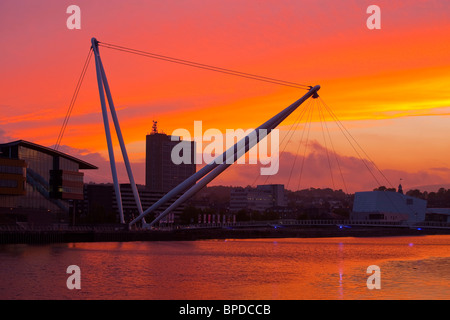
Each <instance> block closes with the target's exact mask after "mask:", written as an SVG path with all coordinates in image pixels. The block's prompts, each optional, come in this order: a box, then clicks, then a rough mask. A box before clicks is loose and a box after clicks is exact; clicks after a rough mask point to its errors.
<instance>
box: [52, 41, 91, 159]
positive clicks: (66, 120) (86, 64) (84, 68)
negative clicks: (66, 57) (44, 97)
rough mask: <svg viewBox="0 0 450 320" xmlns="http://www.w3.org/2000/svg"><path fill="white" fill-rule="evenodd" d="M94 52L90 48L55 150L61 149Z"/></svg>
mask: <svg viewBox="0 0 450 320" xmlns="http://www.w3.org/2000/svg"><path fill="white" fill-rule="evenodd" d="M92 52H93V51H92V48H90V49H89V53H88V56H87V57H86V60H85V62H84V66H83V70H82V71H81V74H80V77H79V78H78V82H77V85H76V87H75V91H74V93H73V95H72V100H71V101H70V104H69V108H68V109H67V113H66V116H65V118H64V121H63V124H62V126H61V129H60V131H59V134H58V138H57V139H56V143H55V147H54V150H58V149H59V147H60V144H61V140H62V138H63V135H64V131H65V130H66V127H67V123H68V122H69V118H70V115H71V113H72V110H73V107H74V105H75V101H76V100H77V97H78V93H79V92H80V88H81V84H82V83H83V80H84V76H85V75H86V71H87V68H88V66H89V62H90V61H91V57H92Z"/></svg>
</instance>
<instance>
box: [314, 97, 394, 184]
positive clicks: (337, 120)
mask: <svg viewBox="0 0 450 320" xmlns="http://www.w3.org/2000/svg"><path fill="white" fill-rule="evenodd" d="M319 99H320V101H321V102H322V103H323V105H324V106H325V109H326V110H327V111H328V112H329V114H330V115H331V116H332V118H333V119H334V120H335V121H336V123H337V124H338V125H339V127H340V128H341V130H342V131H343V133H344V131H345V132H346V133H347V134H348V136H349V137H350V138H351V139H352V140H353V141H354V142H355V144H356V145H357V146H358V147H359V149H360V150H361V151H362V153H363V154H364V155H365V156H366V158H367V160H368V161H369V162H370V163H371V164H372V165H373V166H374V167H375V169H377V171H378V172H379V173H380V175H381V176H382V177H383V178H384V179H385V180H386V182H387V183H388V185H390V186H391V187H393V185H392V183H391V182H390V181H389V180H388V178H387V177H386V176H385V175H384V173H383V171H381V170H380V169H379V168H378V166H377V165H376V164H375V162H374V161H373V160H372V159H371V158H370V157H369V156H368V154H367V153H366V152H365V151H364V149H363V148H362V147H361V146H360V145H359V143H358V141H356V139H355V138H354V137H353V136H352V135H351V133H350V132H349V131H348V130H347V129H346V128H345V126H344V125H343V124H342V122H341V121H340V120H339V119H338V118H337V117H336V115H335V114H334V112H333V110H331V108H329V107H328V105H327V104H326V103H325V101H323V99H322V98H319ZM344 136H346V135H345V134H344ZM346 138H347V136H346ZM347 140H349V139H348V138H347ZM349 143H350V144H351V145H352V147H353V144H352V143H351V142H350V140H349ZM353 148H354V147H353ZM354 149H355V148H354ZM355 152H356V153H357V154H358V155H359V153H358V152H357V151H356V149H355ZM360 158H361V159H362V157H360ZM363 162H364V164H365V165H366V167H367V169H368V170H369V171H370V173H372V171H371V170H370V169H369V167H368V166H367V164H366V163H365V161H363ZM372 175H373V173H372ZM374 178H375V180H376V181H377V183H378V184H379V185H381V184H380V182H379V181H378V179H377V178H376V177H375V176H374Z"/></svg>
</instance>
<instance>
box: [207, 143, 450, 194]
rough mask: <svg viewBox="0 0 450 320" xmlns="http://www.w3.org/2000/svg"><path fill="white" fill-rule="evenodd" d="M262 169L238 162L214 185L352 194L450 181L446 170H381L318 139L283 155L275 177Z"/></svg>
mask: <svg viewBox="0 0 450 320" xmlns="http://www.w3.org/2000/svg"><path fill="white" fill-rule="evenodd" d="M259 168H260V165H249V164H246V165H238V164H235V165H233V166H231V167H230V168H229V169H228V170H227V171H225V172H224V173H223V174H222V175H221V176H220V177H219V178H218V179H217V180H216V181H214V182H213V183H212V184H214V185H216V184H223V185H236V186H238V185H240V186H247V185H252V186H256V185H258V184H275V183H280V184H284V185H285V187H286V188H287V189H290V190H297V189H306V188H310V187H315V188H327V187H329V188H333V189H342V190H344V191H347V192H349V193H353V192H356V191H368V190H373V189H374V188H376V187H379V186H380V185H384V186H387V187H393V188H397V187H398V185H399V183H402V185H403V189H404V190H410V189H412V188H414V186H417V185H436V184H445V183H448V181H450V172H447V171H446V172H444V173H443V172H440V173H438V174H436V173H435V172H433V170H429V171H426V170H422V171H417V172H408V171H404V170H397V169H389V168H385V169H379V168H378V167H377V166H375V165H374V164H372V163H371V162H370V161H368V160H367V159H361V158H359V157H352V156H346V155H342V154H338V153H334V152H332V151H330V150H327V149H326V148H325V147H324V146H322V145H321V144H319V143H318V142H315V141H314V142H311V143H310V145H309V150H308V153H307V154H306V156H305V157H303V154H299V155H296V154H294V153H291V152H284V153H282V154H280V168H279V171H278V173H277V174H275V175H273V176H260V175H259ZM400 179H402V180H400Z"/></svg>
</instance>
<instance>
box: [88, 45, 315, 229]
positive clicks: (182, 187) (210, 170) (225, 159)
mask: <svg viewBox="0 0 450 320" xmlns="http://www.w3.org/2000/svg"><path fill="white" fill-rule="evenodd" d="M91 43H92V48H93V51H94V56H95V65H96V72H97V82H98V88H99V95H100V103H101V107H102V114H103V123H104V126H105V135H106V141H107V145H108V154H109V160H110V165H111V173H112V176H113V182H114V190H115V194H116V199H117V206H118V208H119V214H120V222H121V223H125V221H124V216H123V208H122V198H121V194H120V187H119V182H118V179H117V170H116V163H115V159H114V150H113V146H112V141H111V132H110V128H109V123H108V113H107V109H106V100H105V92H106V97H107V100H108V105H109V109H110V111H111V117H112V119H113V122H114V127H115V129H116V133H117V138H118V140H119V144H120V148H121V151H122V155H123V158H124V162H125V166H126V169H127V174H128V178H129V180H130V184H131V188H132V191H133V195H134V199H135V202H136V206H137V208H138V211H139V216H138V217H136V218H135V219H133V220H132V221H131V222H130V223H129V225H128V226H129V227H131V226H133V225H134V224H136V223H137V222H139V221H141V220H142V222H143V223H144V224H145V223H146V222H145V220H144V219H145V217H146V216H147V215H148V214H150V213H152V212H154V211H155V210H156V209H158V208H159V207H161V206H162V205H164V204H165V203H167V202H168V201H170V200H171V199H173V198H175V197H176V196H179V195H180V194H181V196H180V197H179V198H178V199H177V200H176V201H175V202H174V203H172V204H171V205H170V206H169V207H168V208H167V209H166V210H164V211H163V212H162V213H161V214H159V215H158V216H157V217H156V218H155V219H154V220H153V221H152V222H151V223H150V224H148V225H147V227H152V226H154V225H155V224H156V223H157V222H159V221H160V220H161V219H163V218H164V217H166V216H167V215H168V214H169V213H170V212H172V211H173V210H175V209H176V208H177V207H178V206H180V205H181V204H182V203H184V202H185V201H186V200H188V199H189V198H190V197H192V196H193V195H194V194H195V193H197V192H198V191H200V189H202V188H203V187H204V186H206V185H207V184H208V183H209V182H211V181H212V180H214V179H215V178H216V177H217V176H218V175H219V174H221V173H222V172H223V171H225V170H226V169H227V168H228V167H229V166H231V165H232V164H233V163H234V162H236V161H237V160H238V159H239V158H240V157H241V156H243V155H244V154H245V153H246V152H248V151H249V150H250V149H251V148H252V147H254V146H255V145H256V144H258V143H259V142H260V141H261V140H263V139H264V138H265V137H266V136H267V135H268V134H270V132H271V130H273V129H275V128H276V127H277V126H278V125H279V124H280V123H281V122H283V120H285V119H286V118H287V117H288V116H289V115H290V114H291V113H292V112H294V111H295V110H296V109H297V108H298V107H299V106H300V105H301V104H302V103H303V102H305V101H306V100H307V99H309V98H310V97H313V98H318V97H319V96H318V94H317V91H318V90H319V89H320V86H319V85H316V86H314V87H312V86H311V87H309V90H308V92H307V93H306V94H305V95H304V96H303V97H301V98H300V99H298V100H297V101H295V102H294V103H292V104H291V105H290V106H288V107H287V108H285V109H284V110H282V111H281V112H280V113H278V114H277V115H275V116H274V117H272V118H271V119H269V120H267V121H266V122H264V123H263V124H261V125H260V126H259V127H258V128H256V129H255V130H253V131H252V132H250V133H249V134H248V135H247V136H246V137H244V138H242V139H241V140H240V141H238V142H237V143H236V144H235V145H234V146H232V147H231V148H229V149H228V150H226V151H225V152H224V153H223V154H221V155H220V156H218V157H216V159H214V160H213V161H212V162H210V163H208V164H207V165H205V166H204V167H203V168H201V169H200V170H199V171H197V172H195V173H194V174H193V175H192V176H190V177H189V178H187V179H186V180H185V181H183V182H182V183H180V184H179V185H178V186H176V187H175V188H173V189H172V190H171V191H169V192H168V193H167V194H166V195H164V196H163V197H162V198H161V199H160V200H158V201H157V202H155V203H154V204H153V205H152V206H150V207H149V208H148V209H146V210H145V211H143V210H142V205H141V201H140V198H139V193H138V191H137V187H136V183H135V181H134V177H133V173H132V170H131V166H130V162H129V159H128V154H127V151H126V148H125V143H124V140H123V136H122V132H121V130H120V125H119V120H118V118H117V114H116V111H115V108H114V103H113V100H112V96H111V91H110V88H109V85H108V81H107V79H106V74H105V70H104V68H103V64H102V61H101V59H100V54H99V50H98V43H99V42H98V41H97V40H96V39H95V38H92V40H91ZM264 133H266V134H264Z"/></svg>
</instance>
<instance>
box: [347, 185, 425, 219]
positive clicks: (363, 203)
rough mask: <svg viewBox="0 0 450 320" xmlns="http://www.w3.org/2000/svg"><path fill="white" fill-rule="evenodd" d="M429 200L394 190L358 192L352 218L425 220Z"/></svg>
mask: <svg viewBox="0 0 450 320" xmlns="http://www.w3.org/2000/svg"><path fill="white" fill-rule="evenodd" d="M426 210H427V201H426V200H422V199H419V198H414V197H410V196H407V195H404V194H403V193H401V192H392V191H368V192H356V193H355V199H354V202H353V212H352V214H351V219H352V220H378V221H380V220H381V221H389V222H399V221H407V222H410V223H414V222H422V221H425V214H426Z"/></svg>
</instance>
